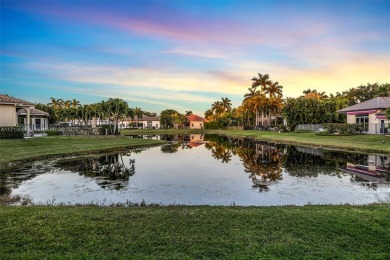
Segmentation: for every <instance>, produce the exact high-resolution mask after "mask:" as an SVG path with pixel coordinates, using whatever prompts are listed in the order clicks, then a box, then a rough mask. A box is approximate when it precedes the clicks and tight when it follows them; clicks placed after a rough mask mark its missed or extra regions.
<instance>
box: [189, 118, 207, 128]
mask: <svg viewBox="0 0 390 260" xmlns="http://www.w3.org/2000/svg"><path fill="white" fill-rule="evenodd" d="M187 120H188V122H187V124H186V127H187V128H189V129H203V128H204V122H205V121H206V119H204V118H203V117H200V116H197V115H190V116H187Z"/></svg>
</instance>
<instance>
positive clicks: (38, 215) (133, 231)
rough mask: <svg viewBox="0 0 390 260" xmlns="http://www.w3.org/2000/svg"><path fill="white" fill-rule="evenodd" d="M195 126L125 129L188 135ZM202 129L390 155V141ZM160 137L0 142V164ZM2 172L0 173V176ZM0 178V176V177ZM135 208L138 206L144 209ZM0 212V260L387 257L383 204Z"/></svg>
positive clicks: (389, 225)
mask: <svg viewBox="0 0 390 260" xmlns="http://www.w3.org/2000/svg"><path fill="white" fill-rule="evenodd" d="M198 132H199V130H131V131H130V130H129V131H123V132H122V134H123V135H124V134H129V135H130V134H164V133H165V134H185V133H198ZM202 132H203V133H217V134H224V135H228V136H231V137H238V138H243V137H248V138H253V139H259V140H264V141H269V142H279V143H290V144H299V145H314V146H317V147H331V148H338V149H342V150H355V151H362V152H372V151H374V152H380V153H386V154H387V153H390V145H389V143H390V137H385V136H372V135H364V136H342V137H332V136H323V137H322V136H321V137H319V136H316V135H315V134H314V133H275V132H261V131H219V130H218V131H216V130H213V131H211V130H207V131H206V130H203V131H202ZM162 143H164V141H156V140H145V139H136V138H129V137H126V136H55V137H43V138H31V139H23V140H0V147H1V151H0V164H1V165H2V167H8V166H10V165H11V166H12V165H18V164H19V163H20V162H21V161H24V160H33V159H38V158H43V157H47V156H59V155H69V154H73V155H76V154H81V153H91V152H105V151H106V152H108V151H113V150H121V149H122V150H123V149H127V148H131V147H138V146H145V145H158V144H162ZM0 174H1V173H0ZM0 177H1V176H0ZM141 205H142V204H141ZM141 205H138V206H133V207H97V206H58V207H50V206H30V207H18V206H6V205H1V206H0V237H1V239H0V259H41V258H61V259H62V258H71V259H73V258H76V259H80V258H82V259H95V258H96V259H100V258H109V259H111V258H134V259H139V258H140V259H143V258H158V259H183V258H184V259H199V258H220V259H232V258H233V259H236V258H245V259H249V258H256V259H262V258H265V259H269V258H282V259H290V258H293V259H294V258H299V259H301V258H309V259H322V258H342V259H356V258H358V259H389V258H390V204H389V203H383V204H374V205H365V206H357V205H338V206H331V205H324V206H316V205H308V206H303V207H302V206H301V207H299V206H283V207H236V206H231V207H209V206H191V207H190V206H164V207H156V206H147V207H141Z"/></svg>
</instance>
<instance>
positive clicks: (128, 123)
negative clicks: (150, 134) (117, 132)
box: [119, 115, 160, 129]
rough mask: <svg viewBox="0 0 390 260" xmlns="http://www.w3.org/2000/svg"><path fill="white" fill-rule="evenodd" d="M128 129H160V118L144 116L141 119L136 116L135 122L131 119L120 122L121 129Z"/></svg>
mask: <svg viewBox="0 0 390 260" xmlns="http://www.w3.org/2000/svg"><path fill="white" fill-rule="evenodd" d="M127 127H137V128H141V129H142V128H146V129H152V128H153V129H158V128H159V127H160V118H159V117H152V116H147V115H142V117H141V118H139V117H138V116H135V118H134V120H132V119H131V118H129V117H128V118H126V120H123V121H119V128H120V129H123V128H127Z"/></svg>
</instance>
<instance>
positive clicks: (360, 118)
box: [355, 114, 368, 132]
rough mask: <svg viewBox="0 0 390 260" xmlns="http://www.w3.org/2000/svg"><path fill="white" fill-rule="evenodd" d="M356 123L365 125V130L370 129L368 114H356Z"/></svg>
mask: <svg viewBox="0 0 390 260" xmlns="http://www.w3.org/2000/svg"><path fill="white" fill-rule="evenodd" d="M355 122H356V124H362V125H363V126H364V131H366V132H367V131H368V114H358V115H356V121H355Z"/></svg>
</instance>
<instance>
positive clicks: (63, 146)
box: [0, 136, 163, 165]
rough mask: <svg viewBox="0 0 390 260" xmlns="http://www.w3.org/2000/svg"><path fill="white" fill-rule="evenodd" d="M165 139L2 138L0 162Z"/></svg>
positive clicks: (92, 150) (111, 148) (149, 143)
mask: <svg viewBox="0 0 390 260" xmlns="http://www.w3.org/2000/svg"><path fill="white" fill-rule="evenodd" d="M161 143H163V141H156V140H144V139H132V138H128V137H124V136H53V137H37V138H28V139H0V147H1V150H0V164H3V165H4V163H8V162H11V161H20V160H33V159H35V158H39V157H45V156H53V155H63V154H75V153H87V152H98V151H102V152H104V151H112V150H115V149H125V148H130V147H138V146H145V145H156V144H161Z"/></svg>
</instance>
